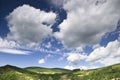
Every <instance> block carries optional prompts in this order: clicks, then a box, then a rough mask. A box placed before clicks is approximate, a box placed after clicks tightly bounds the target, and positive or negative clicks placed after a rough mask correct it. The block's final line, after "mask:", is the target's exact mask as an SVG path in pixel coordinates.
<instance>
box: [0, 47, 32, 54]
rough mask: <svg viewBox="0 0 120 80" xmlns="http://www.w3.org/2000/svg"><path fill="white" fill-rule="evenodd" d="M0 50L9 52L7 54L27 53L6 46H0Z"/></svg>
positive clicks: (26, 52) (27, 52)
mask: <svg viewBox="0 0 120 80" xmlns="http://www.w3.org/2000/svg"><path fill="white" fill-rule="evenodd" d="M0 52H2V53H9V54H19V55H27V54H29V53H30V52H29V51H23V50H18V49H8V48H0Z"/></svg>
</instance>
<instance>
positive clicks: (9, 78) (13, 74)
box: [0, 64, 120, 80]
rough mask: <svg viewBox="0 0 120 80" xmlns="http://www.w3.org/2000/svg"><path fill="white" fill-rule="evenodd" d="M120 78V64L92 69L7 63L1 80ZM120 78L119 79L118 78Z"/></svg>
mask: <svg viewBox="0 0 120 80" xmlns="http://www.w3.org/2000/svg"><path fill="white" fill-rule="evenodd" d="M115 78H120V64H115V65H111V66H107V67H103V68H98V69H91V70H81V71H80V70H78V69H76V70H73V71H71V70H67V69H61V68H42V67H27V68H19V67H16V66H11V65H6V66H2V67H0V80H112V79H114V80H115ZM118 80H119V79H118Z"/></svg>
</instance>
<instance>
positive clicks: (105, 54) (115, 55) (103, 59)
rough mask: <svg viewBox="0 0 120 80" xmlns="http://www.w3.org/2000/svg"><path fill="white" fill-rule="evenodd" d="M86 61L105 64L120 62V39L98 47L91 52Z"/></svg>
mask: <svg viewBox="0 0 120 80" xmlns="http://www.w3.org/2000/svg"><path fill="white" fill-rule="evenodd" d="M86 61H89V62H98V63H101V64H104V65H111V64H115V63H120V41H118V40H115V41H112V42H109V43H108V44H107V46H106V47H98V48H96V49H94V51H93V52H91V53H90V55H89V56H88V58H87V59H86Z"/></svg>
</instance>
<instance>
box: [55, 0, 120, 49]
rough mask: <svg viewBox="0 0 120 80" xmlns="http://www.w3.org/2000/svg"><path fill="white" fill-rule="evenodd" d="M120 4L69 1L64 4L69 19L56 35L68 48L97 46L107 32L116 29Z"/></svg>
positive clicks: (116, 0) (112, 0)
mask: <svg viewBox="0 0 120 80" xmlns="http://www.w3.org/2000/svg"><path fill="white" fill-rule="evenodd" d="M97 2H99V3H97ZM119 4H120V0H107V1H106V2H105V1H103V2H102V1H98V0H68V1H67V3H65V4H64V9H65V10H66V11H67V19H65V20H64V21H63V22H62V23H61V24H60V25H59V28H60V32H56V33H55V34H54V35H55V37H56V38H58V39H59V40H61V41H62V43H63V44H64V45H65V46H66V47H68V48H71V47H79V46H85V45H94V44H97V43H98V42H99V41H100V39H101V37H102V36H103V35H104V34H105V33H106V32H110V31H113V30H114V29H115V28H116V25H117V22H118V20H119V18H120V9H119V7H120V5H119Z"/></svg>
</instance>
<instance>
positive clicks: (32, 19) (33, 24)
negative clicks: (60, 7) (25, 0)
mask: <svg viewBox="0 0 120 80" xmlns="http://www.w3.org/2000/svg"><path fill="white" fill-rule="evenodd" d="M55 18H56V14H55V13H53V12H45V11H41V10H40V9H36V8H34V7H32V6H29V5H23V6H19V7H17V8H16V9H14V10H13V12H11V13H10V14H9V15H8V16H7V20H8V26H9V30H10V33H9V34H8V35H7V38H8V39H11V40H15V41H17V42H18V43H20V44H22V45H28V46H29V47H33V46H36V45H39V44H40V43H41V42H42V40H43V39H44V38H46V37H47V36H48V35H51V32H52V29H51V26H52V25H53V24H54V22H55Z"/></svg>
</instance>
